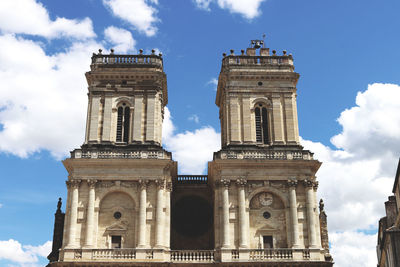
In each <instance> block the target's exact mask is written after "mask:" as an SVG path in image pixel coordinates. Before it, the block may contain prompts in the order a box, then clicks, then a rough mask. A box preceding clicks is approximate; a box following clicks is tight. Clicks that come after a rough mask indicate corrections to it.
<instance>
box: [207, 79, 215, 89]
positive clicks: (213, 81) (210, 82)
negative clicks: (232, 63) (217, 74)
mask: <svg viewBox="0 0 400 267" xmlns="http://www.w3.org/2000/svg"><path fill="white" fill-rule="evenodd" d="M207 84H208V85H209V84H211V85H212V86H213V87H214V90H215V91H217V86H218V79H216V78H211V80H209V81H208V82H207Z"/></svg>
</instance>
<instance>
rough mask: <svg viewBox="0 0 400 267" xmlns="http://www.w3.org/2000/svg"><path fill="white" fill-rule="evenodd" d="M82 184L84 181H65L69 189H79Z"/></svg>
mask: <svg viewBox="0 0 400 267" xmlns="http://www.w3.org/2000/svg"><path fill="white" fill-rule="evenodd" d="M81 182H82V180H69V181H65V183H66V184H67V187H68V188H79V186H80V184H81Z"/></svg>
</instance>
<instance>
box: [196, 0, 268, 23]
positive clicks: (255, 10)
mask: <svg viewBox="0 0 400 267" xmlns="http://www.w3.org/2000/svg"><path fill="white" fill-rule="evenodd" d="M264 1H265V0H195V4H196V6H197V7H198V8H200V9H204V10H207V11H210V10H211V9H210V4H211V3H213V2H214V3H216V4H217V5H218V7H219V8H222V9H227V10H228V11H229V12H230V13H237V14H240V15H241V16H243V17H244V18H246V19H254V18H255V17H258V16H259V15H260V14H261V11H260V5H261V3H262V2H264Z"/></svg>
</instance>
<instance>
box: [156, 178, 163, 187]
mask: <svg viewBox="0 0 400 267" xmlns="http://www.w3.org/2000/svg"><path fill="white" fill-rule="evenodd" d="M155 183H156V185H157V188H158V189H164V187H165V179H158V180H155Z"/></svg>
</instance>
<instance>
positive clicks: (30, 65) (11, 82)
mask: <svg viewBox="0 0 400 267" xmlns="http://www.w3.org/2000/svg"><path fill="white" fill-rule="evenodd" d="M99 47H100V45H99V44H98V43H96V42H94V41H86V42H84V43H83V42H82V43H81V42H74V43H73V44H72V45H71V47H69V49H68V50H67V51H65V52H61V53H58V54H55V55H47V54H46V52H45V51H44V50H43V49H42V47H41V46H40V44H38V43H36V42H33V41H31V40H27V39H23V38H21V37H16V36H14V35H11V34H7V35H2V36H0V62H2V64H1V65H0V79H1V81H2V88H5V89H6V90H0V125H2V129H1V130H0V150H1V151H3V152H8V153H11V154H14V155H18V156H20V157H27V156H28V155H30V154H32V153H34V152H37V151H40V150H43V149H45V150H49V151H50V152H51V153H52V154H53V155H54V156H56V157H57V158H60V157H63V156H65V155H66V154H67V152H68V151H69V150H71V149H73V148H75V147H76V146H77V145H78V144H81V143H83V140H84V136H83V135H84V132H85V113H86V107H87V96H86V92H87V89H86V88H87V85H86V80H85V76H84V73H85V71H87V70H88V67H89V65H90V57H89V55H90V54H91V52H93V51H95V50H96V49H97V48H99Z"/></svg>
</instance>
